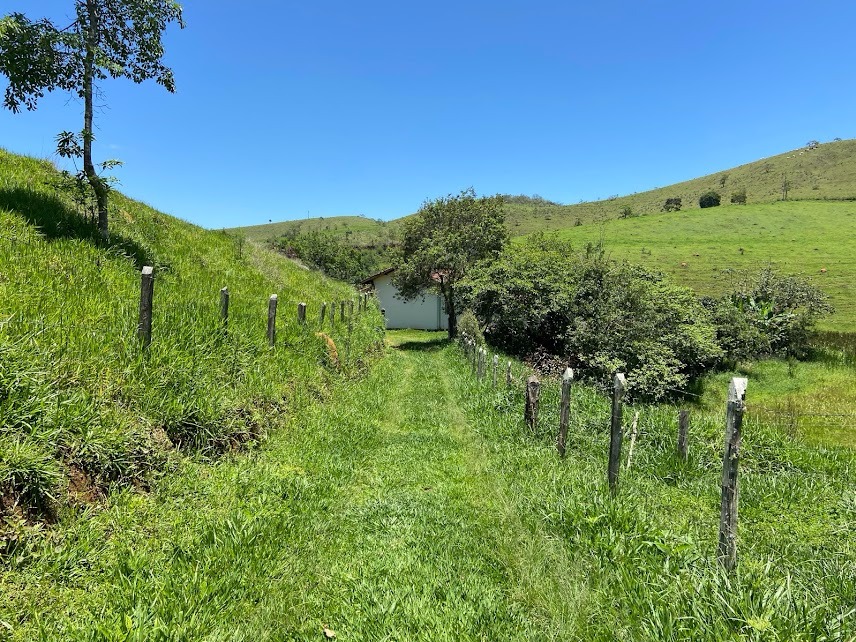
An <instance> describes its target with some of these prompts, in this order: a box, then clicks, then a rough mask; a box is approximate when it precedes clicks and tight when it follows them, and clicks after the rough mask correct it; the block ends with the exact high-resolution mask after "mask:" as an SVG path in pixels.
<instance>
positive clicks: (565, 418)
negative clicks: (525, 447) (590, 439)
mask: <svg viewBox="0 0 856 642" xmlns="http://www.w3.org/2000/svg"><path fill="white" fill-rule="evenodd" d="M508 364H509V365H511V362H510V361H509V362H508ZM573 380H574V371H573V370H571V369H570V368H565V374H563V375H562V405H561V407H560V411H559V436H558V437H557V438H556V448H557V449H558V451H559V456H560V457H564V456H565V445H566V443H567V439H568V422H569V421H570V417H571V383H572V382H573Z"/></svg>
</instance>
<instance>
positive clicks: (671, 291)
mask: <svg viewBox="0 0 856 642" xmlns="http://www.w3.org/2000/svg"><path fill="white" fill-rule="evenodd" d="M460 294H461V298H462V301H463V303H464V304H465V305H467V306H470V307H472V309H473V310H474V311H475V312H476V314H477V315H478V317H479V318H480V319H481V320H482V321H483V322H484V324H485V335H486V337H487V339H488V340H489V341H490V342H491V343H493V344H495V345H497V346H498V347H500V348H502V349H504V350H506V351H508V352H510V353H513V354H518V355H530V354H533V353H538V352H547V353H550V354H554V355H560V356H562V357H563V358H564V360H565V362H567V364H569V365H571V366H572V367H574V368H576V369H578V370H579V371H580V372H581V373H582V374H583V375H585V376H587V377H589V378H591V379H593V380H595V381H599V382H604V381H607V380H608V379H609V377H610V376H611V375H612V374H613V373H614V372H616V371H618V370H620V371H624V372H626V373H628V379H629V381H630V382H631V384H632V386H633V390H634V391H635V394H636V395H638V396H646V397H651V398H659V397H662V396H665V395H666V394H668V392H669V391H670V390H671V389H676V388H680V387H682V386H684V385H685V384H686V383H687V381H688V380H689V378H690V377H691V376H693V375H694V374H697V373H699V372H701V371H702V370H703V369H704V368H705V367H708V366H710V365H712V364H714V363H715V362H716V360H717V359H718V358H719V356H720V349H719V347H718V346H717V344H716V341H715V328H714V326H713V324H712V322H711V321H710V317H709V315H708V313H707V312H706V311H705V310H704V309H703V308H702V306H701V305H700V303H699V302H698V300H697V299H696V297H695V295H694V294H693V292H692V291H691V290H689V289H687V288H681V287H677V286H674V285H671V284H670V283H668V282H666V281H665V280H664V279H663V278H662V277H661V276H660V275H658V274H653V273H651V272H648V271H646V270H644V269H643V268H641V267H637V266H633V265H629V264H627V263H619V262H615V261H612V260H610V259H608V258H607V257H606V255H605V253H604V251H603V249H602V248H601V247H599V246H588V247H587V248H585V249H584V250H582V251H575V250H573V248H571V246H570V245H569V244H567V243H564V242H561V241H557V240H553V239H549V238H544V237H533V238H531V239H529V240H527V242H526V243H523V244H521V245H512V246H510V247H508V248H507V249H506V251H505V252H504V253H503V254H502V256H501V258H500V259H499V260H497V261H494V262H492V263H490V264H488V263H482V264H480V265H479V266H478V267H477V268H476V269H475V270H473V271H472V273H471V274H470V275H469V276H468V277H467V278H466V279H465V280H464V281H462V282H461V284H460Z"/></svg>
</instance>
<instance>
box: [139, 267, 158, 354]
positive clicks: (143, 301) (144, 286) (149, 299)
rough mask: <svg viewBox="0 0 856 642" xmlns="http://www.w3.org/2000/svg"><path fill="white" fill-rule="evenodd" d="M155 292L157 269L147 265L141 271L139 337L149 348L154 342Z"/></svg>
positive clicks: (145, 346)
mask: <svg viewBox="0 0 856 642" xmlns="http://www.w3.org/2000/svg"><path fill="white" fill-rule="evenodd" d="M154 294H155V269H154V268H153V267H152V266H150V265H146V266H145V267H143V270H142V272H140V320H139V323H138V324H137V337H139V339H140V341H142V342H143V347H144V348H148V347H149V346H150V345H151V343H152V305H153V301H154Z"/></svg>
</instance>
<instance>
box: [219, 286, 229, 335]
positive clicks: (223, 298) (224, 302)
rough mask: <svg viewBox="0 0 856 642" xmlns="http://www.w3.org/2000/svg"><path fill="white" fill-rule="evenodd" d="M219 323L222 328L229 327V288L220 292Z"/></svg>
mask: <svg viewBox="0 0 856 642" xmlns="http://www.w3.org/2000/svg"><path fill="white" fill-rule="evenodd" d="M220 321H221V322H222V323H223V327H224V328H225V327H227V326H228V325H229V288H223V289H222V290H220Z"/></svg>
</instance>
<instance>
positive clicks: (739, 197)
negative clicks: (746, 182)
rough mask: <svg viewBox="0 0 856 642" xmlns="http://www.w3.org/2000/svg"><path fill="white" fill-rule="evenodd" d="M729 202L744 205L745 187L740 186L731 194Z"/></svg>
mask: <svg viewBox="0 0 856 642" xmlns="http://www.w3.org/2000/svg"><path fill="white" fill-rule="evenodd" d="M731 202H732V203H733V204H734V205H746V188H745V187H744V188H742V189H739V190H737V191H736V192H734V193H733V194H731Z"/></svg>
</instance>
